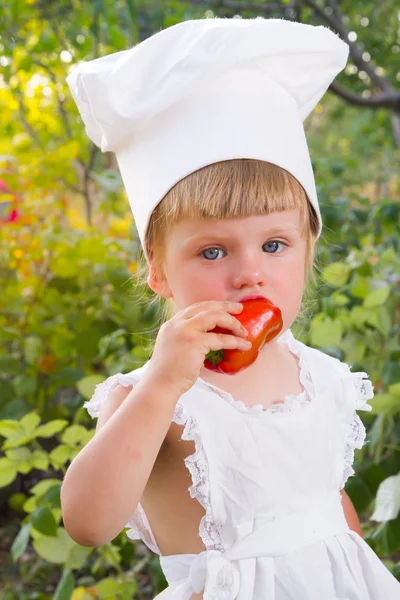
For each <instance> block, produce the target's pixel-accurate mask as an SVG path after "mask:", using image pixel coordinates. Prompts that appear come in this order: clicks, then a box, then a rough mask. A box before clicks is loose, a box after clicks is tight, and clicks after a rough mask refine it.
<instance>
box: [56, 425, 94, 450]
mask: <svg viewBox="0 0 400 600" xmlns="http://www.w3.org/2000/svg"><path fill="white" fill-rule="evenodd" d="M90 436H91V433H90V432H89V431H88V430H87V429H86V427H83V425H70V426H69V427H68V428H67V429H66V430H65V431H64V433H63V434H62V435H61V441H62V442H63V443H64V444H67V445H68V446H71V447H74V446H76V445H77V444H86V442H87V441H88V439H90Z"/></svg>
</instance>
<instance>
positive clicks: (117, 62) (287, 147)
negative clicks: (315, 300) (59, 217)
mask: <svg viewBox="0 0 400 600" xmlns="http://www.w3.org/2000/svg"><path fill="white" fill-rule="evenodd" d="M348 54H349V46H348V44H346V43H345V42H344V41H343V40H341V39H340V38H339V36H338V35H336V34H335V33H334V32H333V31H331V30H330V29H329V28H327V27H324V26H322V25H320V26H313V25H308V24H304V23H297V22H293V21H286V20H284V19H263V18H257V19H224V18H215V19H199V20H189V21H184V22H182V23H179V24H178V25H174V26H173V27H169V28H167V29H165V30H163V31H160V32H158V33H156V34H155V35H153V36H151V37H150V38H148V39H147V40H145V41H144V42H142V43H140V44H138V45H137V46H135V47H133V48H130V49H128V50H123V51H121V52H116V53H113V54H110V55H107V56H104V57H101V58H97V59H95V60H92V61H89V62H82V63H80V64H79V65H77V66H76V67H75V68H74V70H72V72H71V73H70V74H69V75H68V77H67V83H68V85H69V87H70V90H71V93H72V96H73V98H74V100H75V102H76V104H77V106H78V109H79V111H80V114H81V117H82V119H83V121H84V123H85V125H86V132H87V134H88V136H89V137H90V138H91V139H92V140H93V142H94V143H95V144H96V145H97V146H99V147H100V148H101V150H102V151H103V152H106V151H113V152H115V153H116V158H117V162H118V165H119V169H120V171H121V176H122V179H123V182H124V185H125V188H126V191H127V195H128V199H129V202H130V205H131V208H132V212H133V215H134V218H135V223H136V227H137V230H138V233H139V237H140V239H141V242H142V245H143V247H144V250H145V246H144V239H145V233H146V229H147V226H148V222H149V219H150V216H151V213H152V212H153V210H154V208H155V207H156V205H157V204H158V203H159V202H160V201H161V200H162V198H163V197H164V196H165V194H166V193H167V192H168V191H169V190H170V189H171V188H172V187H173V186H174V185H175V184H176V183H177V182H178V181H180V180H181V179H183V178H184V177H186V176H187V175H189V174H190V173H193V172H194V171H196V170H197V169H199V168H201V167H204V166H206V165H209V164H212V163H215V162H218V161H223V160H230V159H235V158H250V159H258V160H265V161H269V162H272V163H274V164H276V165H278V166H280V167H282V168H284V169H286V170H287V171H289V172H290V173H291V174H292V175H294V176H295V177H296V178H297V179H298V181H299V182H300V183H301V185H302V186H303V188H304V189H305V191H306V193H307V195H308V197H309V200H310V202H311V203H312V204H313V206H314V208H315V211H316V213H317V216H318V218H319V225H320V228H319V233H320V232H321V226H322V223H321V215H320V210H319V205H318V198H317V192H316V187H315V181H314V175H313V170H312V165H311V159H310V156H309V151H308V147H307V141H306V137H305V133H304V127H303V121H304V120H305V119H306V117H307V116H308V115H309V114H310V112H311V111H312V110H313V109H314V107H315V106H316V104H317V103H318V102H319V100H320V99H321V98H322V96H323V95H324V93H325V92H326V90H327V89H328V87H329V85H330V84H331V83H332V81H333V80H334V79H335V77H336V76H337V75H338V73H340V71H342V70H343V68H344V67H345V65H346V62H347V58H348Z"/></svg>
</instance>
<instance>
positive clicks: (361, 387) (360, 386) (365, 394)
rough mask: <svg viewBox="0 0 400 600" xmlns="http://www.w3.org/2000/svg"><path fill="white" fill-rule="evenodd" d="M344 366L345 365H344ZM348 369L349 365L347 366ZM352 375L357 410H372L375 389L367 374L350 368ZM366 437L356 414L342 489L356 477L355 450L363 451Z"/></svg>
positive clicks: (351, 422) (350, 436)
mask: <svg viewBox="0 0 400 600" xmlns="http://www.w3.org/2000/svg"><path fill="white" fill-rule="evenodd" d="M342 365H344V363H342ZM345 366H346V367H348V365H345ZM346 371H347V372H348V373H349V374H350V376H351V379H352V383H353V385H354V386H355V388H356V392H357V396H356V400H355V410H367V411H370V410H372V406H371V405H370V404H367V402H368V400H371V399H372V398H373V397H374V388H373V385H372V383H371V382H370V381H369V380H368V379H365V377H368V375H367V373H363V372H360V373H352V372H351V371H350V367H348V369H346ZM365 437H366V430H365V426H364V423H363V422H362V421H361V419H360V417H359V416H358V414H357V413H356V412H354V413H353V416H352V419H351V421H350V424H349V433H348V437H347V440H346V447H345V453H344V471H343V479H342V484H341V488H344V486H345V484H346V481H347V480H348V478H349V477H351V476H352V475H354V473H355V471H354V469H353V466H352V465H353V463H354V454H355V449H356V448H357V449H359V450H361V448H362V447H363V446H364V443H365Z"/></svg>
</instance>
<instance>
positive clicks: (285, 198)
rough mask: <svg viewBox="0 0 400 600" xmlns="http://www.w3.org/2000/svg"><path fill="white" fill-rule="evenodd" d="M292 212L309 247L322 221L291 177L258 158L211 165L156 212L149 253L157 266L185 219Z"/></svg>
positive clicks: (184, 183)
mask: <svg viewBox="0 0 400 600" xmlns="http://www.w3.org/2000/svg"><path fill="white" fill-rule="evenodd" d="M290 209H299V210H300V219H301V225H300V226H301V231H300V234H301V236H302V237H304V238H305V239H307V241H309V242H310V243H311V241H312V238H315V237H316V235H317V231H318V219H317V216H316V214H315V211H314V209H313V207H312V206H311V203H310V202H309V201H308V199H307V194H306V192H305V191H304V188H303V187H302V186H301V184H300V183H299V182H298V181H297V179H296V178H295V177H294V176H293V175H291V174H290V173H289V172H288V171H286V170H285V169H282V168H281V167H278V166H277V165H274V164H272V163H269V162H266V161H260V160H252V159H235V160H227V161H222V162H218V163H213V164H211V165H208V166H206V167H203V168H202V169H199V170H197V171H195V172H194V173H191V174H190V175H188V176H187V177H185V178H184V179H182V180H181V181H179V182H178V183H177V184H176V185H175V186H174V187H173V188H171V190H170V191H169V192H168V193H167V194H166V195H165V196H164V198H163V200H162V201H161V202H160V203H159V204H158V206H157V207H156V208H155V210H154V211H153V214H152V217H151V220H150V223H149V227H148V230H147V236H146V247H147V252H148V254H149V257H151V258H152V259H155V261H156V262H157V263H158V262H159V260H160V259H162V256H160V255H162V254H163V249H164V243H165V239H166V236H167V235H168V231H169V230H170V229H171V228H172V227H173V226H174V224H176V223H178V222H179V221H180V220H181V219H183V218H185V217H186V218H202V219H226V218H233V217H239V218H240V217H249V216H255V215H266V214H269V213H272V212H275V211H278V212H282V211H284V210H290ZM308 254H309V253H308ZM308 258H310V257H308ZM307 262H309V261H307Z"/></svg>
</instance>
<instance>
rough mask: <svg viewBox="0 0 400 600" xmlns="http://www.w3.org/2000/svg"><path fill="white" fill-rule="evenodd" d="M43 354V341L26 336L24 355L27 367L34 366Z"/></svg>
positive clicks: (36, 337)
mask: <svg viewBox="0 0 400 600" xmlns="http://www.w3.org/2000/svg"><path fill="white" fill-rule="evenodd" d="M44 353H45V350H44V343H43V340H42V339H40V338H39V337H38V336H34V335H31V336H28V337H27V338H26V339H25V341H24V354H25V359H26V362H27V363H28V364H29V365H35V364H36V363H37V361H38V360H39V358H40V357H41V356H42V355H43V354H44Z"/></svg>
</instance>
